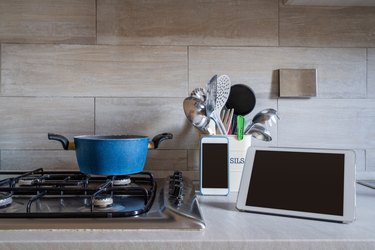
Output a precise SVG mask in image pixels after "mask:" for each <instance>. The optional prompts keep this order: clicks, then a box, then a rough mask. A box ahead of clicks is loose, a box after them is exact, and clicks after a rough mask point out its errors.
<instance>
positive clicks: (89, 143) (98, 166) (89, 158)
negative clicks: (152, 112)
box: [48, 133, 173, 175]
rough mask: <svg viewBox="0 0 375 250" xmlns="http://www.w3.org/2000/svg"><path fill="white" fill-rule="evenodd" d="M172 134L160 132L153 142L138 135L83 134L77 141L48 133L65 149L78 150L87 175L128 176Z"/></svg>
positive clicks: (78, 160) (49, 136) (78, 156)
mask: <svg viewBox="0 0 375 250" xmlns="http://www.w3.org/2000/svg"><path fill="white" fill-rule="evenodd" d="M172 138H173V135H172V134H170V133H163V134H159V135H156V136H155V137H154V138H153V139H152V140H151V141H149V139H148V137H147V136H137V135H110V136H100V135H80V136H75V137H74V143H72V142H69V140H68V139H67V138H66V137H64V136H62V135H57V134H51V133H48V139H49V140H56V141H59V142H61V144H62V146H63V148H64V149H65V150H75V151H76V157H77V162H78V166H79V169H80V171H81V172H82V173H85V174H97V175H126V174H134V173H139V172H142V171H143V168H144V165H145V163H146V156H147V151H148V149H156V148H158V147H159V144H160V142H162V141H164V140H167V139H172Z"/></svg>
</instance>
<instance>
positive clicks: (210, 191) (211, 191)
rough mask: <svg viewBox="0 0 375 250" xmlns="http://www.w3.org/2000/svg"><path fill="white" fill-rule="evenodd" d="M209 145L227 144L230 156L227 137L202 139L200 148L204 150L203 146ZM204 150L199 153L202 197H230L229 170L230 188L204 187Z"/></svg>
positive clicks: (206, 137)
mask: <svg viewBox="0 0 375 250" xmlns="http://www.w3.org/2000/svg"><path fill="white" fill-rule="evenodd" d="M204 143H207V144H210V143H219V144H226V145H227V147H228V156H229V139H228V137H226V136H205V137H202V139H201V141H200V148H201V149H202V144H204ZM202 157H203V156H202V150H200V153H199V158H200V159H199V165H200V167H199V168H200V180H201V181H200V192H201V194H202V195H228V194H229V168H228V187H227V188H207V187H206V188H205V187H203V176H202V175H203V171H202V159H203V158H202ZM228 166H229V157H228Z"/></svg>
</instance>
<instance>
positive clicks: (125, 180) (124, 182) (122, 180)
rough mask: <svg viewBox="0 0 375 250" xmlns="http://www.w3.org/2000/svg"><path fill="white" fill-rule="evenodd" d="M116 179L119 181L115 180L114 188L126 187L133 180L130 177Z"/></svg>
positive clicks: (124, 176) (123, 176)
mask: <svg viewBox="0 0 375 250" xmlns="http://www.w3.org/2000/svg"><path fill="white" fill-rule="evenodd" d="M116 178H117V179H115V180H113V185H114V186H126V185H129V184H130V183H131V179H130V176H129V175H122V176H117V177H116Z"/></svg>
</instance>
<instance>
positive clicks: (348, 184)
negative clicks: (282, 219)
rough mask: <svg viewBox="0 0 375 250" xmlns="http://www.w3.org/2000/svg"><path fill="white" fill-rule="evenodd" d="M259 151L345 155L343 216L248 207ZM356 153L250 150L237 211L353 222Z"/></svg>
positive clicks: (315, 150)
mask: <svg viewBox="0 0 375 250" xmlns="http://www.w3.org/2000/svg"><path fill="white" fill-rule="evenodd" d="M257 150H264V151H284V152H307V153H336V154H344V155H345V161H344V164H345V166H344V206H343V208H344V213H343V215H342V216H337V215H329V214H320V213H311V212H300V211H292V210H284V209H274V208H265V207H255V206H247V205H246V198H247V193H248V189H249V185H250V179H251V173H252V169H253V162H254V157H255V153H256V151H257ZM355 202H356V201H355V153H354V151H352V150H331V149H302V148H249V149H248V151H247V155H246V160H245V165H244V169H243V173H242V178H241V184H240V189H239V193H238V197H237V209H238V210H240V211H250V212H259V213H270V214H278V215H288V216H294V217H304V218H313V219H322V220H330V221H339V222H344V223H348V222H352V221H353V220H354V219H355Z"/></svg>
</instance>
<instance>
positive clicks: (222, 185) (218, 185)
mask: <svg viewBox="0 0 375 250" xmlns="http://www.w3.org/2000/svg"><path fill="white" fill-rule="evenodd" d="M228 154H229V141H228V138H227V137H226V136H207V137H203V138H202V139H201V143H200V174H201V176H200V177H201V178H200V189H201V194H203V195H228V193H229V157H228Z"/></svg>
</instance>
